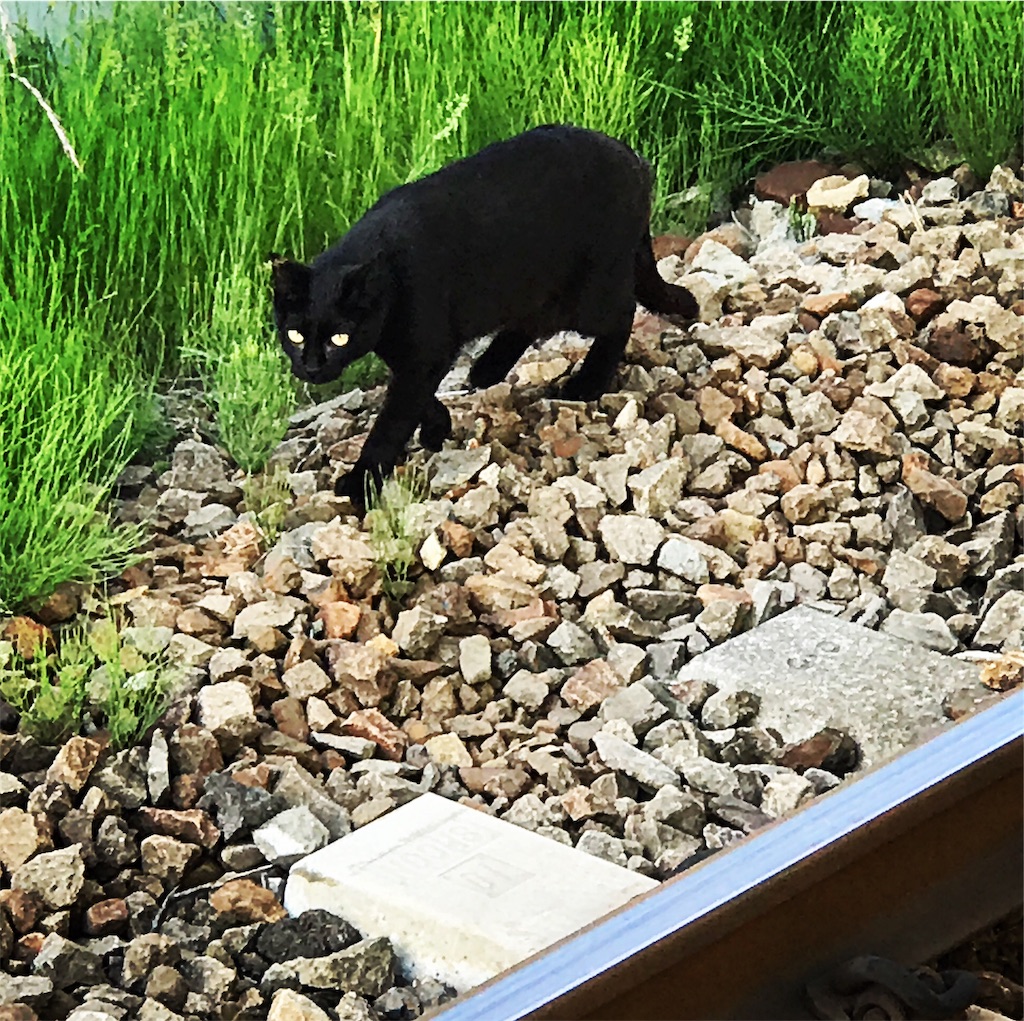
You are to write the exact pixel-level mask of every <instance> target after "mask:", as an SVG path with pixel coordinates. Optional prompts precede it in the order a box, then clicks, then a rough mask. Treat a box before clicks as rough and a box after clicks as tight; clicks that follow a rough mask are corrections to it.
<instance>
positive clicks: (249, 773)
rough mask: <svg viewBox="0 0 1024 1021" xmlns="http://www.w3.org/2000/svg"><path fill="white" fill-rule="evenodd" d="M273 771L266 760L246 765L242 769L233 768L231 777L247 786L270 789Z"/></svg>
mask: <svg viewBox="0 0 1024 1021" xmlns="http://www.w3.org/2000/svg"><path fill="white" fill-rule="evenodd" d="M272 777H273V772H272V771H271V769H270V767H269V766H268V765H267V764H266V763H265V762H257V763H256V765H255V766H246V767H244V768H242V769H236V770H233V771H232V773H231V779H232V780H234V781H236V782H237V783H240V784H244V785H245V786H246V787H259V788H261V789H262V790H265V791H268V790H270V781H271V779H272Z"/></svg>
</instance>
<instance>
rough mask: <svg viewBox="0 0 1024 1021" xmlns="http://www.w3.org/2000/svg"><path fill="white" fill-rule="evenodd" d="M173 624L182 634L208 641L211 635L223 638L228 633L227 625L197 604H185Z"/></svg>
mask: <svg viewBox="0 0 1024 1021" xmlns="http://www.w3.org/2000/svg"><path fill="white" fill-rule="evenodd" d="M174 626H175V627H176V628H177V630H178V631H180V632H182V634H186V635H193V636H194V637H196V638H202V639H203V640H204V641H207V642H208V641H210V638H211V637H215V638H223V637H224V635H226V634H227V633H228V629H227V625H226V624H225V623H224V622H223V621H220V620H217V619H216V617H213V616H211V615H210V614H208V613H206V612H205V611H204V610H200V609H199V607H198V606H187V607H186V608H185V609H184V610H182V611H181V613H179V614H178V616H177V618H176V620H175V622H174Z"/></svg>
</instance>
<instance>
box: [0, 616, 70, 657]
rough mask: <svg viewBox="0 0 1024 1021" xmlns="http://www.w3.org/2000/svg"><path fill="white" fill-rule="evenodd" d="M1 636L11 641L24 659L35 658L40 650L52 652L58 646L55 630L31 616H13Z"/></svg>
mask: <svg viewBox="0 0 1024 1021" xmlns="http://www.w3.org/2000/svg"><path fill="white" fill-rule="evenodd" d="M0 637H3V638H4V639H5V640H6V641H8V642H10V643H11V644H12V645H13V646H14V651H15V652H16V653H17V654H18V655H19V656H21V658H22V659H28V660H31V659H35V657H36V654H37V653H39V652H40V651H42V652H44V653H45V652H52V651H53V650H54V648H55V647H56V646H55V643H54V640H53V632H51V631H50V629H49V628H48V627H46V626H45V625H43V624H40V623H39V622H38V621H35V620H33V619H32V618H31V617H12V618H11V619H10V620H9V621H7V623H6V624H5V625H4V629H3V631H2V632H0Z"/></svg>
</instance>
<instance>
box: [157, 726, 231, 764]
mask: <svg viewBox="0 0 1024 1021" xmlns="http://www.w3.org/2000/svg"><path fill="white" fill-rule="evenodd" d="M168 744H169V746H170V754H171V761H172V762H173V763H174V765H175V767H176V768H177V770H178V772H180V773H198V774H200V776H206V775H207V774H209V773H215V772H217V771H218V770H221V769H223V768H224V757H223V755H222V754H221V750H220V745H219V744H218V743H217V738H215V737H214V736H213V734H212V733H211V732H210V731H208V730H207V729H206V728H205V727H200V726H197V725H196V724H194V723H183V724H182V725H181V726H180V727H178V729H177V730H174V731H172V732H171V737H170V741H169V742H168Z"/></svg>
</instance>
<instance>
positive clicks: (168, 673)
mask: <svg viewBox="0 0 1024 1021" xmlns="http://www.w3.org/2000/svg"><path fill="white" fill-rule="evenodd" d="M178 676H179V671H178V668H176V667H175V666H174V665H172V664H171V663H170V662H169V661H168V660H167V658H166V657H165V656H163V655H159V654H149V653H143V652H142V651H141V650H140V649H138V648H137V647H136V646H134V645H131V644H128V643H127V642H125V641H124V638H123V635H122V628H121V623H120V621H119V620H118V619H117V618H116V616H114V615H113V614H109V615H107V616H104V617H101V618H99V619H97V620H94V621H92V622H91V623H86V622H84V621H79V622H77V623H75V624H71V625H69V626H68V627H65V628H64V629H62V631H61V632H60V635H59V638H58V644H57V649H56V651H55V652H51V653H49V654H46V653H45V650H43V649H41V648H40V649H38V650H37V651H36V652H35V654H33V655H32V656H30V657H23V656H21V655H19V654H18V652H17V651H16V650H15V649H14V647H13V645H12V644H11V643H10V642H2V643H0V697H2V698H3V699H4V701H6V702H7V703H9V704H10V705H11V706H13V707H14V708H15V709H16V710H17V712H18V715H19V717H20V728H21V730H22V731H23V732H24V733H26V734H29V735H31V736H32V737H34V738H35V739H36V740H37V741H39V742H40V743H41V744H44V745H53V744H60V743H62V742H63V741H66V740H67V739H68V738H69V737H73V736H74V735H75V734H78V733H79V732H80V731H81V729H82V726H83V724H84V723H85V722H86V720H87V719H88V718H90V717H91V718H92V720H93V722H94V723H95V724H96V725H97V726H100V727H105V728H106V730H107V731H108V732H109V734H110V744H111V747H112V748H114V750H115V751H116V750H120V749H122V748H129V747H131V746H132V745H134V744H137V743H138V742H139V741H140V740H141V739H142V737H143V736H144V735H145V733H146V731H147V730H148V729H149V728H150V727H151V726H152V725H153V724H154V723H155V722H156V721H157V719H158V718H159V717H160V714H161V713H163V711H164V710H165V709H166V708H167V699H168V695H169V693H170V691H171V689H172V688H173V686H174V683H175V682H176V680H177V679H178Z"/></svg>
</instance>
